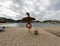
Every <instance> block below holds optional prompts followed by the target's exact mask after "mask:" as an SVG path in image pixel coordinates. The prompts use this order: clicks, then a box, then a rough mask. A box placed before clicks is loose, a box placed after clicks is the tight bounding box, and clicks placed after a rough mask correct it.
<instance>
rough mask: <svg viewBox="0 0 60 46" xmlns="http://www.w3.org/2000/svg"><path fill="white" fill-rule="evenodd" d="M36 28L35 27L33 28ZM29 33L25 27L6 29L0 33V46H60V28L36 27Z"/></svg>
mask: <svg viewBox="0 0 60 46" xmlns="http://www.w3.org/2000/svg"><path fill="white" fill-rule="evenodd" d="M35 28H36V27H35ZM35 28H32V29H31V31H30V33H28V29H27V28H25V27H8V28H6V29H5V31H4V32H0V46H60V37H59V36H60V27H44V28H43V27H38V33H39V34H38V35H37V36H36V35H34V31H35Z"/></svg>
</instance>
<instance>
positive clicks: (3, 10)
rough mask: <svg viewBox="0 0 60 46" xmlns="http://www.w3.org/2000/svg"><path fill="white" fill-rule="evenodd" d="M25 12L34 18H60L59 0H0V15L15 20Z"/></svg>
mask: <svg viewBox="0 0 60 46" xmlns="http://www.w3.org/2000/svg"><path fill="white" fill-rule="evenodd" d="M26 12H29V13H30V15H31V16H32V17H35V18H36V20H41V21H43V20H60V0H0V17H6V18H12V19H15V20H17V19H22V18H23V17H25V16H26V14H25V13H26Z"/></svg>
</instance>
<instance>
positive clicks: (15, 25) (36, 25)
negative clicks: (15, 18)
mask: <svg viewBox="0 0 60 46" xmlns="http://www.w3.org/2000/svg"><path fill="white" fill-rule="evenodd" d="M0 26H5V27H25V26H26V23H5V24H0ZM32 26H33V27H47V26H60V23H55V24H54V23H32Z"/></svg>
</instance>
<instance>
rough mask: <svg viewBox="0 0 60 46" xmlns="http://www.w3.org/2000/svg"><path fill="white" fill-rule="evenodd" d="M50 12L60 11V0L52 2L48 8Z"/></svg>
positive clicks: (52, 0) (51, 0)
mask: <svg viewBox="0 0 60 46" xmlns="http://www.w3.org/2000/svg"><path fill="white" fill-rule="evenodd" d="M47 9H48V10H55V11H56V10H60V0H50V5H49V6H48V8H47Z"/></svg>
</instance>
